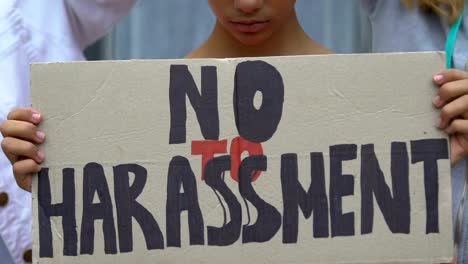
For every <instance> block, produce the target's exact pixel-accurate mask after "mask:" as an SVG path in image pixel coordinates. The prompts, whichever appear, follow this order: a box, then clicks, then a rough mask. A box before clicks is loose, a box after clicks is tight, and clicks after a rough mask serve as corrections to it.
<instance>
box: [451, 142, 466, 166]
mask: <svg viewBox="0 0 468 264" xmlns="http://www.w3.org/2000/svg"><path fill="white" fill-rule="evenodd" d="M464 157H465V150H464V149H463V147H462V143H461V142H460V138H459V137H458V136H457V135H455V136H451V137H450V163H451V165H452V166H455V165H456V164H457V163H458V162H459V161H460V160H462V159H463V158H464Z"/></svg>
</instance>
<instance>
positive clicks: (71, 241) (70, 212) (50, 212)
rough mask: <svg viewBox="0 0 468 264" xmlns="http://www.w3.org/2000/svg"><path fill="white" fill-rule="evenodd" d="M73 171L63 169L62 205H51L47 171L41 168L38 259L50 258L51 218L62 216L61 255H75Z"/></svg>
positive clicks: (51, 254)
mask: <svg viewBox="0 0 468 264" xmlns="http://www.w3.org/2000/svg"><path fill="white" fill-rule="evenodd" d="M74 173H75V172H74V170H73V169H63V171H62V179H63V187H62V197H63V198H62V200H63V202H62V203H59V204H54V205H52V199H51V191H50V180H49V169H47V168H43V169H42V170H41V171H40V172H39V178H38V181H39V183H38V185H39V186H38V194H37V200H38V210H39V228H38V229H39V257H41V258H52V257H53V256H54V255H53V253H54V252H53V247H52V229H51V226H50V217H51V216H62V229H63V255H64V256H76V255H77V249H76V248H77V234H76V216H75V209H76V208H75V174H74Z"/></svg>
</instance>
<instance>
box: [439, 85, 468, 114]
mask: <svg viewBox="0 0 468 264" xmlns="http://www.w3.org/2000/svg"><path fill="white" fill-rule="evenodd" d="M464 94H468V79H464V80H459V81H453V82H447V83H445V84H443V85H442V86H441V87H440V89H439V92H438V93H437V95H436V96H435V97H434V100H433V102H434V105H435V106H436V107H442V106H444V105H445V104H446V103H449V102H451V101H452V100H454V99H456V98H458V97H460V96H462V95H464Z"/></svg>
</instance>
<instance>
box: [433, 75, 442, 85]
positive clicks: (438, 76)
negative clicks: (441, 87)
mask: <svg viewBox="0 0 468 264" xmlns="http://www.w3.org/2000/svg"><path fill="white" fill-rule="evenodd" d="M442 80H444V76H443V75H442V74H436V75H435V76H434V81H436V82H438V83H439V82H441V81H442Z"/></svg>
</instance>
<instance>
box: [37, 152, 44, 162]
mask: <svg viewBox="0 0 468 264" xmlns="http://www.w3.org/2000/svg"><path fill="white" fill-rule="evenodd" d="M37 158H38V159H39V160H40V161H43V160H44V158H45V155H44V153H42V151H38V152H37Z"/></svg>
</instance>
